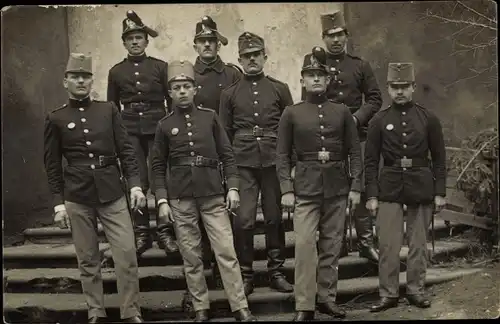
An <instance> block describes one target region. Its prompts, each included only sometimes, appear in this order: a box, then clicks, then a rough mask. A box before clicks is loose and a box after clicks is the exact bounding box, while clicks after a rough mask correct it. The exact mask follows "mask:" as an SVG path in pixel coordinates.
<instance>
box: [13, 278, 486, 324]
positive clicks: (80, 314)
mask: <svg viewBox="0 0 500 324" xmlns="http://www.w3.org/2000/svg"><path fill="white" fill-rule="evenodd" d="M479 271H484V270H483V269H480V268H478V269H460V270H450V269H432V268H430V269H428V270H427V277H426V284H427V285H428V286H429V285H433V284H438V283H442V282H446V281H450V280H454V279H457V278H460V277H462V276H465V275H471V274H474V273H478V272H479ZM399 277H400V278H399V280H400V286H404V285H405V283H406V273H404V272H403V273H400V276H399ZM377 292H378V278H377V277H365V278H355V279H348V280H341V281H339V283H338V292H337V294H338V295H337V302H338V303H339V304H342V303H345V302H347V301H348V300H349V299H351V298H353V297H354V296H358V295H360V294H370V296H371V298H373V297H375V298H377V297H378V296H377V295H378V294H377ZM183 294H184V292H183V291H182V290H177V291H161V292H143V293H141V294H140V301H139V305H141V309H142V315H143V317H144V319H145V320H146V321H159V320H182V319H186V316H187V313H185V312H184V311H183V308H182V300H183ZM210 301H211V308H212V310H213V311H214V314H215V316H217V317H231V316H232V315H231V313H230V310H229V305H228V302H227V298H226V294H225V292H224V291H210ZM248 302H249V307H250V309H251V310H252V312H253V313H254V314H256V315H257V316H259V315H266V314H267V315H269V314H276V313H286V312H293V310H294V306H295V305H294V302H293V293H279V292H276V291H273V290H271V289H269V288H257V289H255V292H254V293H253V294H251V295H250V296H249V297H248ZM104 303H105V307H106V310H107V315H108V317H109V319H110V320H112V321H117V320H118V319H119V306H120V301H119V299H118V295H117V294H112V295H105V297H104ZM4 318H5V319H6V321H7V322H9V323H30V322H31V323H41V322H43V323H84V322H85V321H86V318H87V306H86V303H85V299H84V296H83V294H36V293H26V294H12V293H5V294H4Z"/></svg>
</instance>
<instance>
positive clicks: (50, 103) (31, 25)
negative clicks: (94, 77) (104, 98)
mask: <svg viewBox="0 0 500 324" xmlns="http://www.w3.org/2000/svg"><path fill="white" fill-rule="evenodd" d="M2 20H3V21H2V22H3V24H2V27H3V33H2V42H3V44H2V50H3V51H4V52H3V60H2V74H3V80H4V82H3V84H2V122H3V134H2V135H3V136H2V144H3V151H2V162H3V177H2V181H3V195H2V198H3V199H2V200H3V202H2V207H3V218H4V220H5V234H7V235H9V234H12V233H15V232H18V231H20V230H22V229H24V228H26V227H29V226H33V225H35V224H37V223H50V222H51V218H52V216H51V214H52V210H51V207H52V206H51V201H52V199H51V195H50V193H49V190H48V186H47V177H46V175H45V169H44V165H43V127H44V118H45V114H46V113H47V112H48V111H51V110H54V109H55V108H57V107H58V106H61V105H62V104H63V103H64V102H65V100H66V99H65V98H66V94H65V92H64V88H63V87H62V76H63V73H64V68H65V65H66V61H67V58H68V36H67V28H66V12H65V10H64V9H51V8H38V7H13V8H11V9H9V10H7V11H5V12H3V13H2ZM45 31H50V32H45Z"/></svg>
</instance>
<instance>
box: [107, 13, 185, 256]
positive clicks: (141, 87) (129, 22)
mask: <svg viewBox="0 0 500 324" xmlns="http://www.w3.org/2000/svg"><path fill="white" fill-rule="evenodd" d="M148 36H151V37H156V36H158V33H157V32H156V31H154V30H153V29H151V28H150V27H148V26H146V25H144V23H143V22H142V21H141V19H140V18H139V17H138V16H137V14H136V13H135V12H133V11H128V12H127V18H125V19H124V20H123V33H122V40H123V45H124V46H125V48H126V49H127V51H128V55H127V58H125V59H124V60H123V61H122V62H120V63H118V64H116V65H115V66H113V67H112V68H111V70H110V71H109V76H108V100H109V101H112V102H114V103H115V104H116V105H117V106H118V107H120V102H121V103H122V104H123V111H122V118H123V121H124V123H125V127H126V128H127V131H128V134H129V135H130V139H131V141H132V145H133V146H134V149H135V151H136V153H137V159H138V161H139V169H140V173H141V186H142V190H143V192H144V193H145V194H147V191H148V189H149V188H150V183H149V179H148V178H149V176H150V174H149V168H148V156H150V151H151V147H152V146H153V139H154V134H155V129H156V125H157V124H158V121H159V120H160V119H161V118H163V117H164V116H165V100H166V101H167V105H168V106H170V100H171V99H170V98H169V96H168V93H167V86H166V82H165V78H166V75H167V67H168V64H167V63H166V62H164V61H162V60H159V59H157V58H154V57H151V56H147V55H146V53H145V50H146V48H147V46H148V44H149V40H148ZM149 160H150V157H149ZM134 217H135V225H136V226H135V236H136V246H137V254H138V255H139V256H140V255H141V254H142V253H144V252H145V251H146V250H148V249H150V248H151V247H152V238H151V234H150V227H149V209H148V206H147V205H146V207H145V208H143V209H142V210H140V211H139V212H137V213H134ZM157 234H158V235H157V237H158V246H159V247H160V248H161V249H163V250H165V252H166V253H173V252H176V251H178V247H177V245H176V243H175V239H174V232H173V228H172V224H161V223H160V219H159V218H158V217H157Z"/></svg>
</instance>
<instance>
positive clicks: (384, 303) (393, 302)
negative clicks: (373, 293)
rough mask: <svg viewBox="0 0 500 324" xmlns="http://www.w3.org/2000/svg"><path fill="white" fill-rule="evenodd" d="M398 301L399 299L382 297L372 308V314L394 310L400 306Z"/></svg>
mask: <svg viewBox="0 0 500 324" xmlns="http://www.w3.org/2000/svg"><path fill="white" fill-rule="evenodd" d="M398 299H399V298H397V297H395V298H389V297H382V298H380V300H379V302H378V303H377V304H375V305H373V306H372V307H370V312H372V313H378V312H381V311H385V310H387V309H389V308H394V307H397V306H398Z"/></svg>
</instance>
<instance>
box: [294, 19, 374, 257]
mask: <svg viewBox="0 0 500 324" xmlns="http://www.w3.org/2000/svg"><path fill="white" fill-rule="evenodd" d="M321 26H322V30H323V32H322V38H323V42H324V44H325V47H326V51H327V55H326V63H327V66H328V72H329V73H330V75H331V78H330V79H331V80H330V83H329V84H328V89H327V92H326V96H327V97H328V99H330V100H333V101H335V102H339V103H343V104H345V105H346V106H347V107H349V110H350V111H351V113H352V115H353V119H354V122H355V123H356V127H357V128H358V136H359V141H360V143H361V156H363V155H364V150H365V140H366V130H367V126H368V122H369V121H370V119H371V118H372V117H373V116H374V115H375V114H376V113H377V112H378V111H379V109H380V107H382V95H381V93H380V88H379V86H378V83H377V79H376V78H375V75H374V74H373V71H372V68H371V66H370V63H369V62H367V61H365V60H363V59H361V58H359V57H357V56H354V55H351V54H348V53H347V52H346V46H347V40H348V36H349V34H348V31H347V27H346V24H345V20H344V16H343V14H342V12H341V11H337V12H334V13H332V14H325V15H321ZM309 55H310V54H309ZM304 60H305V61H308V55H306V57H305V58H304ZM302 91H303V92H302V99H305V95H306V94H305V92H304V88H302ZM361 192H362V193H361V199H362V203H361V204H360V206H359V207H358V208H357V209H356V211H355V212H354V211H353V212H354V215H353V216H354V217H353V218H354V224H355V227H356V233H357V241H358V244H357V245H358V251H359V256H360V257H363V258H367V259H369V260H372V261H375V262H378V252H377V250H376V249H375V248H374V244H373V229H372V218H371V217H370V213H369V212H368V211H367V210H366V208H365V204H364V202H365V201H366V197H365V194H364V177H363V176H362V177H361ZM349 226H352V224H349ZM346 234H347V226H345V227H344V235H343V240H342V241H343V244H342V252H341V255H340V257H344V256H347V255H348V248H347V237H346Z"/></svg>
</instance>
